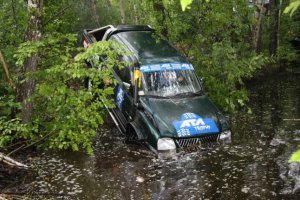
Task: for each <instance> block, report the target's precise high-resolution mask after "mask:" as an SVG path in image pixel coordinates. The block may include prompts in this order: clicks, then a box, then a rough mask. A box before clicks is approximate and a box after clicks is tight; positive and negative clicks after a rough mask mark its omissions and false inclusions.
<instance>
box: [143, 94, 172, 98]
mask: <svg viewBox="0 0 300 200" xmlns="http://www.w3.org/2000/svg"><path fill="white" fill-rule="evenodd" d="M143 97H149V98H157V99H169V97H164V96H158V95H148V94H147V95H143Z"/></svg>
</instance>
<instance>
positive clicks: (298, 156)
mask: <svg viewBox="0 0 300 200" xmlns="http://www.w3.org/2000/svg"><path fill="white" fill-rule="evenodd" d="M292 162H298V163H300V149H298V150H297V151H296V152H294V153H293V155H292V156H291V158H290V159H289V163H292Z"/></svg>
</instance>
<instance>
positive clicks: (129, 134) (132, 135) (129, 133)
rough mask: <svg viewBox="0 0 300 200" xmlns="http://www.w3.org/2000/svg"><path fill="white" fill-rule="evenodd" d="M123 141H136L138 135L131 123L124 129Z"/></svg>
mask: <svg viewBox="0 0 300 200" xmlns="http://www.w3.org/2000/svg"><path fill="white" fill-rule="evenodd" d="M125 141H126V143H138V136H137V134H136V131H135V130H134V128H133V127H132V126H131V125H129V126H128V128H127V130H126V134H125Z"/></svg>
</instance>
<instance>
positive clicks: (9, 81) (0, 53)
mask: <svg viewBox="0 0 300 200" xmlns="http://www.w3.org/2000/svg"><path fill="white" fill-rule="evenodd" d="M0 61H1V63H2V66H3V69H4V71H5V75H6V78H7V80H8V84H9V85H10V87H12V89H13V90H14V89H15V85H14V83H13V81H12V78H11V76H10V73H9V71H8V65H7V64H6V62H5V59H4V56H3V54H2V52H1V51H0Z"/></svg>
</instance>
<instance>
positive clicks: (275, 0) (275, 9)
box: [269, 0, 280, 55]
mask: <svg viewBox="0 0 300 200" xmlns="http://www.w3.org/2000/svg"><path fill="white" fill-rule="evenodd" d="M279 5H280V0H270V26H269V27H270V35H269V37H270V43H269V52H270V54H271V55H274V54H276V52H277V48H278V44H279Z"/></svg>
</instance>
